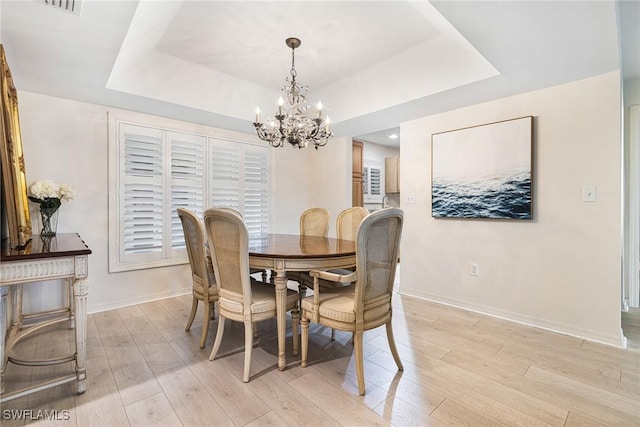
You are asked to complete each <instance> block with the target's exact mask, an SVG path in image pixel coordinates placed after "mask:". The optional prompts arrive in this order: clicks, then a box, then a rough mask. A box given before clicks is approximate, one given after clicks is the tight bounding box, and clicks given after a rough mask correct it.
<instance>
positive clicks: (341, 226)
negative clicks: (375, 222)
mask: <svg viewBox="0 0 640 427" xmlns="http://www.w3.org/2000/svg"><path fill="white" fill-rule="evenodd" d="M367 215H369V211H368V210H367V209H365V208H363V207H362V206H354V207H351V208H346V209H344V210H342V211H341V212H340V213H339V214H338V218H336V236H337V237H338V239H342V240H352V241H355V240H356V235H357V233H358V227H360V223H361V222H362V220H363V219H364V217H366V216H367Z"/></svg>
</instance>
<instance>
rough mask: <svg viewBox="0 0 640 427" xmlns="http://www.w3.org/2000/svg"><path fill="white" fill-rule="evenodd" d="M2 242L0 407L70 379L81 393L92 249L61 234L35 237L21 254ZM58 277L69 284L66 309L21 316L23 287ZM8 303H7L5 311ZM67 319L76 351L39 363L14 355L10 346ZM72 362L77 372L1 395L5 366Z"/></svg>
mask: <svg viewBox="0 0 640 427" xmlns="http://www.w3.org/2000/svg"><path fill="white" fill-rule="evenodd" d="M6 243H7V242H3V248H2V257H1V261H2V263H1V264H0V296H1V297H2V299H1V302H0V334H2V337H0V403H1V402H6V401H9V400H12V399H17V398H19V397H22V396H25V395H28V394H31V393H35V392H37V391H40V390H45V389H47V388H50V387H55V386H58V385H61V384H65V383H69V382H73V381H77V384H76V391H77V392H78V393H84V391H85V390H86V387H87V386H86V367H85V359H86V346H85V343H86V336H87V327H86V323H87V295H88V293H89V284H88V280H87V276H88V270H89V265H88V258H89V257H88V255H89V254H91V250H90V249H89V248H88V247H87V245H86V244H85V243H84V241H83V240H82V238H80V236H79V235H78V234H75V233H60V234H57V235H56V236H53V237H41V236H39V235H34V236H32V239H31V242H29V244H28V245H27V247H26V248H25V249H22V250H13V251H10V250H9V249H8V248H7V247H6V246H5V245H4V244H6ZM59 279H63V280H65V281H66V285H67V286H68V304H67V307H64V308H60V309H54V310H48V311H44V312H40V313H29V314H23V313H22V285H23V284H26V283H32V282H41V281H50V280H59ZM7 301H9V302H10V305H9V307H8V303H7ZM8 308H9V309H10V316H8V314H9V311H8ZM25 321H26V322H25ZM67 321H68V322H69V324H70V328H72V329H75V351H74V352H73V353H72V354H66V355H60V356H58V357H54V358H51V359H40V360H27V359H23V358H20V357H18V356H17V355H15V354H14V352H13V349H14V347H15V346H16V345H17V344H18V342H19V341H20V340H21V339H23V338H25V337H26V336H28V335H29V334H31V333H34V332H37V331H39V330H41V329H42V328H44V327H45V326H48V325H51V324H54V323H59V322H67ZM7 322H9V324H8V325H7ZM23 322H24V323H23ZM72 361H73V362H75V372H72V373H69V374H66V375H62V376H59V377H56V378H52V379H50V380H48V381H45V382H42V383H39V384H32V385H30V386H27V387H25V388H22V389H19V390H12V391H7V392H5V384H4V374H5V371H6V366H7V363H8V362H11V363H14V364H17V365H24V366H48V365H55V364H59V363H67V362H72Z"/></svg>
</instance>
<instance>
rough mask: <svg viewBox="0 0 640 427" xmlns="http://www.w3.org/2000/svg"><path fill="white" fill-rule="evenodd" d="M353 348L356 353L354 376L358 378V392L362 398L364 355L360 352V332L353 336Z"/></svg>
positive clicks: (363, 391) (363, 390) (363, 389)
mask: <svg viewBox="0 0 640 427" xmlns="http://www.w3.org/2000/svg"><path fill="white" fill-rule="evenodd" d="M353 338H354V347H355V352H356V376H357V377H358V391H359V392H360V396H364V393H365V387H364V359H363V358H364V354H363V351H362V338H363V337H362V331H356V332H355V333H354V334H353Z"/></svg>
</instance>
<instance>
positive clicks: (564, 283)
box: [401, 72, 621, 345]
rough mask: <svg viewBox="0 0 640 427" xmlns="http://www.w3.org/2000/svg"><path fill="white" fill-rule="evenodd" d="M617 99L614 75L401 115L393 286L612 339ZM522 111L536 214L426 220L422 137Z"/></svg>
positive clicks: (616, 304)
mask: <svg viewBox="0 0 640 427" xmlns="http://www.w3.org/2000/svg"><path fill="white" fill-rule="evenodd" d="M620 103H621V99H620V77H619V73H618V72H613V73H609V74H605V75H601V76H598V77H593V78H589V79H586V80H581V81H576V82H572V83H568V84H565V85H561V86H556V87H551V88H547V89H544V90H539V91H535V92H530V93H526V94H522V95H518V96H512V97H508V98H504V99H499V100H496V101H492V102H488V103H484V104H480V105H475V106H472V107H468V108H464V109H460V110H456V111H451V112H447V113H443V114H439V115H435V116H431V117H426V118H423V119H420V120H415V121H411V122H407V123H403V124H402V126H401V132H402V145H401V151H402V156H401V185H402V188H403V201H402V208H403V209H404V211H405V229H404V231H403V237H402V254H403V255H402V263H401V292H402V293H406V294H411V295H416V296H419V297H423V298H426V299H431V300H434V301H440V302H444V303H447V304H452V305H456V306H460V307H464V308H467V309H471V310H476V311H480V312H484V313H489V314H492V315H496V316H500V317H504V318H507V319H511V320H515V321H518V322H524V323H528V324H531V325H535V326H540V327H544V328H548V329H551V330H557V331H560V332H564V333H569V334H572V335H577V336H581V337H586V338H589V339H592V340H596V341H601V342H605V343H610V344H614V345H620V344H621V332H620V291H621V277H620V275H621V261H620V259H621V250H620V245H621V243H620V236H621V222H620V221H621V131H620ZM527 115H532V116H534V117H535V120H534V172H533V174H534V180H533V185H534V187H533V188H534V194H533V204H534V219H533V220H532V221H498V220H451V219H437V220H436V219H434V218H432V216H431V189H430V179H431V178H430V174H431V158H430V155H431V150H430V147H431V143H430V138H431V134H433V133H436V132H442V131H447V130H452V129H458V128H462V127H466V126H473V125H478V124H483V123H489V122H494V121H499V120H505V119H510V118H516V117H522V116H527ZM585 185H590V186H591V185H593V186H597V195H598V200H597V202H596V203H584V202H582V201H581V197H582V187H583V186H585ZM407 192H415V194H416V199H417V203H415V204H407V203H406V202H405V200H406V194H407ZM472 262H473V263H478V264H479V267H480V276H479V277H473V276H471V275H470V274H469V272H470V263H472Z"/></svg>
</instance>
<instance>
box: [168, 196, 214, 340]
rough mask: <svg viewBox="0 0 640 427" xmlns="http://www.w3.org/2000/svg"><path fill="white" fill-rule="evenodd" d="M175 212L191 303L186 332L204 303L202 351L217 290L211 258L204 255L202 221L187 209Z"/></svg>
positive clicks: (204, 239)
mask: <svg viewBox="0 0 640 427" xmlns="http://www.w3.org/2000/svg"><path fill="white" fill-rule="evenodd" d="M177 212H178V217H179V218H180V222H181V223H182V231H183V233H184V241H185V245H186V247H187V255H188V257H189V266H190V267H191V279H192V294H193V302H192V304H191V314H190V315H189V320H188V321H187V327H186V328H185V331H189V330H190V329H191V325H192V324H193V320H194V319H195V316H196V311H197V310H198V302H199V301H202V302H203V303H204V318H203V320H202V335H201V337H200V348H204V346H205V343H206V340H207V334H208V333H209V323H210V320H211V317H212V312H213V307H214V303H215V302H216V301H217V300H218V288H217V285H216V279H215V275H214V272H213V266H212V264H211V258H210V257H209V256H208V255H207V250H206V235H205V232H204V228H203V225H202V221H201V220H200V218H198V216H197V215H196V214H195V213H194V212H193V211H190V210H188V209H184V208H178V209H177Z"/></svg>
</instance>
